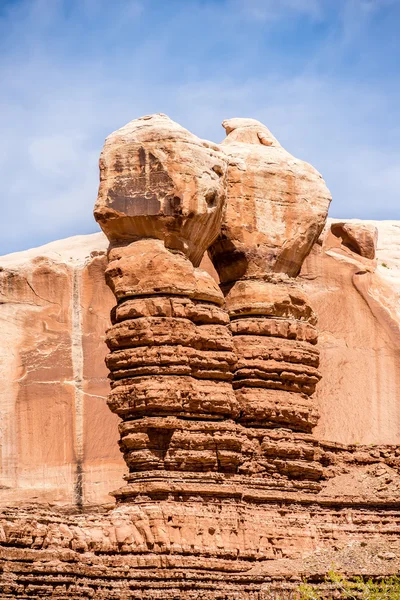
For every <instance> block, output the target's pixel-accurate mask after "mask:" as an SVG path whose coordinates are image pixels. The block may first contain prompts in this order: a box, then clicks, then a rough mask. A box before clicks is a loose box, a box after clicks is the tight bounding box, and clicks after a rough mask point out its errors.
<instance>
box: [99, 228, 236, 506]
mask: <svg viewBox="0 0 400 600" xmlns="http://www.w3.org/2000/svg"><path fill="white" fill-rule="evenodd" d="M106 277H107V281H108V283H109V285H110V287H111V289H112V290H113V292H114V293H115V295H116V298H117V300H118V304H117V306H116V307H115V309H114V311H113V315H112V318H113V325H112V327H111V328H110V329H109V330H108V332H107V344H108V347H109V349H110V354H109V355H108V357H107V359H106V362H107V366H108V367H109V369H110V372H111V374H110V378H111V387H112V390H111V393H110V396H109V399H108V405H109V407H110V409H111V410H112V411H113V412H115V413H116V414H118V415H119V416H120V417H121V419H122V423H121V425H120V433H121V441H120V447H121V451H122V452H123V453H124V458H125V461H126V463H127V465H128V467H129V471H130V473H135V472H142V471H154V470H164V471H193V472H205V471H211V472H212V471H222V472H224V471H228V472H229V471H232V470H236V465H237V462H238V457H239V456H240V454H238V451H240V447H238V441H237V439H236V436H235V431H234V424H233V423H230V424H229V423H225V427H224V424H223V423H222V424H221V421H224V420H227V419H228V420H229V419H232V418H235V417H236V416H237V415H238V409H237V406H238V403H237V400H236V398H235V394H234V393H233V391H232V384H231V379H232V367H233V365H234V362H235V356H234V354H233V352H232V350H233V340H232V336H231V334H230V331H229V329H228V327H227V324H228V322H229V319H228V317H227V314H226V312H225V311H224V310H222V309H221V305H222V304H223V302H224V299H223V296H222V293H221V292H220V290H219V288H218V286H217V285H216V283H215V282H214V281H213V280H212V278H211V277H210V276H209V275H208V274H207V273H205V272H204V271H200V270H199V269H195V268H194V267H193V265H192V263H191V262H190V261H189V260H188V259H187V258H186V257H185V256H184V255H183V254H181V253H172V252H170V251H169V250H167V249H166V248H165V247H164V244H163V242H161V241H160V240H142V241H138V242H134V243H132V244H130V245H128V246H125V247H120V248H114V249H113V250H111V252H110V255H109V266H108V268H107V271H106ZM221 425H222V426H221ZM128 479H129V478H128ZM126 493H129V490H125V492H124V490H121V494H120V495H121V496H124V494H126Z"/></svg>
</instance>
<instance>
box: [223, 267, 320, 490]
mask: <svg viewBox="0 0 400 600" xmlns="http://www.w3.org/2000/svg"><path fill="white" fill-rule="evenodd" d="M277 279H278V280H277ZM229 288H230V289H229V291H227V295H226V305H227V310H228V312H229V316H230V319H231V329H232V333H233V336H234V348H235V353H236V356H237V363H236V366H235V371H234V379H233V388H234V390H235V394H236V398H237V401H238V403H239V407H240V413H239V416H238V418H237V422H238V423H240V424H242V425H243V426H244V427H246V429H247V431H248V435H249V437H250V438H252V439H254V440H257V444H259V448H260V456H259V457H258V459H257V469H256V470H257V471H258V472H263V473H265V474H267V475H274V476H277V475H280V476H284V477H287V478H288V479H296V480H311V481H314V480H318V479H319V478H320V475H321V473H322V468H321V466H320V464H318V462H316V461H317V458H318V451H317V450H316V442H315V440H314V439H313V437H312V435H311V434H312V429H313V427H314V426H315V425H316V423H317V420H318V412H317V410H316V407H315V404H314V402H313V399H312V394H313V393H314V391H315V386H316V384H317V382H318V381H319V379H320V374H319V372H318V365H319V352H318V350H317V348H316V343H317V331H316V328H315V325H316V317H315V314H314V313H313V311H312V309H311V308H310V306H309V304H308V302H307V300H306V298H305V297H304V294H303V293H302V292H301V290H299V289H298V287H296V285H295V283H294V281H286V282H283V281H279V278H275V281H263V280H241V281H238V282H236V283H235V285H234V286H233V287H231V286H229ZM249 469H250V473H251V472H252V470H253V469H254V464H252V462H251V461H250V462H249V463H248V464H247V465H246V463H244V464H243V465H242V466H241V467H240V472H242V473H246V472H249ZM308 487H310V486H308ZM313 487H315V486H313V485H311V488H313ZM315 489H318V488H315Z"/></svg>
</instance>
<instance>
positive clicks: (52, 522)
mask: <svg viewBox="0 0 400 600" xmlns="http://www.w3.org/2000/svg"><path fill="white" fill-rule="evenodd" d="M224 126H225V129H226V132H227V138H226V140H225V141H224V142H223V143H222V144H220V145H219V146H216V145H215V144H212V143H210V142H204V141H202V140H199V139H198V138H196V137H195V136H193V135H192V134H191V133H190V132H188V131H186V130H184V129H183V128H182V127H180V126H179V125H177V124H176V123H173V121H171V120H170V119H168V117H166V116H164V115H152V116H147V117H143V118H141V119H138V120H136V121H133V122H131V123H129V124H128V125H126V126H125V127H123V128H122V129H121V130H119V131H117V132H115V133H114V134H112V135H111V136H110V137H109V138H108V139H107V141H106V144H105V148H104V150H103V153H102V158H101V161H100V167H101V183H100V189H99V196H98V201H97V204H96V208H95V216H96V218H97V220H98V222H99V223H100V224H101V227H102V228H103V230H104V232H105V233H106V235H107V237H108V242H109V247H108V249H107V251H106V247H107V245H108V242H107V240H106V239H105V238H104V237H103V236H102V234H97V235H96V236H94V237H93V241H94V240H95V238H96V244H98V245H99V246H98V248H100V249H101V251H100V252H98V251H96V250H95V249H94V250H95V251H94V252H92V251H90V250H89V247H88V246H86V244H85V241H84V240H80V241H79V240H78V241H75V243H76V244H77V248H76V253H70V250H71V248H70V245H73V242H71V241H67V242H66V243H65V244H66V246H65V244H63V245H62V246H63V250H62V248H61V247H58V246H57V247H55V246H54V247H52V248H51V249H49V248H47V251H45V252H43V249H41V250H38V251H35V252H33V254H32V255H29V260H28V262H27V264H26V265H22V266H21V264H19V262H18V257H17V262H15V260H16V258H15V257H11V258H10V257H8V259H7V257H5V258H4V257H3V260H0V266H1V267H2V268H3V270H2V271H1V272H0V295H1V304H0V317H1V316H2V317H3V322H4V324H3V330H4V331H3V336H2V337H0V344H3V346H2V352H1V353H0V375H1V377H2V379H3V381H5V385H3V386H2V389H1V390H0V409H1V431H0V434H1V435H0V442H1V448H0V449H1V452H0V459H1V464H2V467H5V473H3V472H2V479H1V482H0V483H1V485H0V497H1V498H2V501H3V511H2V512H0V597H1V598H3V597H4V598H14V597H19V598H28V597H29V598H32V599H36V600H39V598H43V597H44V596H46V597H49V596H51V597H52V598H60V599H61V598H66V597H68V598H75V599H78V598H79V599H82V598H87V599H89V598H96V599H98V600H106V599H107V600H108V599H109V598H114V599H115V600H126V599H128V598H132V599H133V598H137V599H139V598H140V600H150V599H151V600H153V599H155V598H157V600H172V599H173V598H174V599H178V598H180V599H181V600H200V599H201V600H204V599H207V600H222V599H227V598H236V599H237V600H254V599H255V598H257V599H259V600H264V599H265V600H267V598H272V597H275V596H276V597H278V596H279V597H286V596H287V597H289V596H290V597H297V596H298V591H299V590H298V586H299V582H301V580H302V579H303V578H304V577H305V576H309V577H311V578H313V579H312V581H313V582H314V583H315V587H316V588H317V589H316V590H314V591H316V593H317V595H318V586H320V585H323V586H324V587H323V593H325V594H326V593H327V592H326V589H327V588H326V585H325V583H324V584H321V582H324V581H325V576H326V573H327V571H328V570H329V569H331V568H332V564H334V565H335V566H336V568H337V569H338V570H340V571H344V572H346V573H347V574H349V575H351V576H354V575H360V574H365V573H368V576H371V577H373V578H379V577H380V576H381V575H384V574H396V573H398V571H399V568H400V536H399V531H400V511H399V502H398V495H399V490H400V474H399V470H400V449H399V448H398V447H396V446H394V445H385V446H372V447H371V446H370V445H361V444H355V443H354V444H352V445H342V444H338V443H336V442H337V441H342V442H348V441H352V442H356V441H359V440H361V441H362V442H365V444H368V442H369V443H370V442H371V440H372V441H382V439H384V440H385V441H386V443H389V442H392V440H395V441H396V440H398V428H397V423H398V422H399V418H398V416H397V414H398V411H397V412H396V410H397V408H398V407H397V405H396V394H397V392H396V382H398V353H399V339H400V338H399V322H400V319H399V313H398V306H399V304H398V294H397V292H394V289H393V285H392V284H393V282H397V283H398V281H399V277H398V270H397V271H396V270H395V268H394V266H395V263H396V261H395V260H394V261H392V257H393V256H394V254H393V252H392V250H391V251H390V252H389V253H388V254H387V256H385V260H384V261H382V263H381V264H380V266H379V267H377V262H378V261H379V258H378V259H374V255H375V252H376V251H377V252H378V255H379V245H378V247H377V246H376V235H375V233H374V229H373V228H372V227H364V226H363V225H359V224H355V223H351V224H349V223H336V224H332V223H329V225H327V226H326V228H325V230H324V231H323V233H322V234H321V235H320V236H319V234H320V232H321V229H322V227H323V226H324V223H325V220H326V213H327V209H328V204H329V192H328V191H327V189H326V187H325V184H324V183H323V181H322V179H321V177H320V176H319V175H318V173H316V171H315V170H314V169H312V167H310V166H309V165H306V164H305V163H303V162H301V161H298V160H297V159H294V158H293V157H291V155H290V154H288V153H287V152H286V151H284V150H283V149H282V148H281V146H280V145H279V143H278V142H277V141H276V139H275V138H274V137H273V136H272V135H271V134H270V132H269V131H268V130H267V129H266V127H264V126H263V125H262V124H260V123H258V122H257V121H254V120H251V119H231V120H229V121H226V122H225V123H224ZM318 236H319V238H318ZM317 238H318V240H317ZM316 241H318V243H315V242H316ZM393 241H394V240H393ZM82 242H83V245H81V243H82ZM96 248H97V246H96ZM310 250H311V252H310ZM207 251H208V252H209V256H210V257H211V258H212V260H213V263H214V266H211V263H210V258H209V257H208V263H207V262H202V265H203V266H204V265H205V266H206V269H205V270H203V269H202V268H201V267H199V266H198V265H199V263H200V260H201V257H202V256H203V255H204V253H205V252H207ZM28 254H29V253H28ZM207 256H208V255H207ZM25 258H26V259H28V256H27V255H25ZM20 259H21V260H22V261H23V260H24V259H23V258H22V257H20ZM203 260H204V259H203ZM303 261H304V262H303ZM300 269H301V271H300V274H299V270H300ZM379 270H380V271H381V273H380V274H379V273H377V272H378V271H379ZM383 271H385V272H386V271H387V272H388V273H391V276H390V280H391V282H392V283H391V284H390V285H386V284H388V283H389V276H385V278H386V281H384V279H383V274H382V273H383ZM105 282H107V285H108V288H109V289H110V290H111V292H112V294H111V293H110V291H109V289H108V288H106V287H105ZM396 289H397V288H396ZM113 298H114V299H113ZM113 303H114V304H115V305H114V306H113V308H111V315H110V317H111V318H110V321H111V324H110V323H109V321H108V312H109V309H110V307H111V306H112V304H113ZM317 316H318V317H319V319H320V322H321V331H322V334H321V336H320V338H321V340H322V353H321V356H322V364H321V367H320V365H319V361H320V351H319V348H318V344H317V342H318V329H317ZM107 324H108V325H110V326H108V327H107ZM104 333H105V341H106V344H107V347H108V354H107V355H106V358H105V361H106V366H107V368H108V370H109V380H110V385H107V384H106V381H105V378H104V369H103V365H102V363H103V357H104V354H105V352H106V350H105V344H104V345H103V344H102V338H103V336H104ZM10 355H11V359H10ZM355 357H356V358H355ZM99 365H100V366H99ZM374 369H375V370H374ZM321 373H322V375H323V378H322V379H323V381H322V385H321V384H319V383H318V382H319V380H320V379H321ZM389 380H390V381H389ZM388 381H389V383H388ZM317 384H318V385H317ZM397 387H398V386H397ZM110 388H111V390H110ZM315 389H317V394H315V393H314V390H315ZM321 390H322V392H321ZM371 390H372V391H371ZM106 395H107V399H106ZM316 397H317V398H318V403H317V402H316ZM397 398H398V395H397ZM106 403H107V404H108V407H109V408H110V409H111V411H112V412H113V413H114V415H111V413H110V411H108V409H107V406H106ZM350 405H351V407H350V408H349V406H350ZM317 408H319V412H321V413H322V417H323V418H322V419H321V421H322V424H321V423H320V424H319V425H317V426H316V424H317V421H318V410H317ZM115 415H116V417H117V418H118V420H119V441H117V431H116V422H115V420H113V419H114V416H115ZM327 421H329V424H332V427H331V428H329V427H326V424H327ZM110 425H112V426H110ZM377 429H379V434H380V435H381V436H382V437H381V438H379V436H378V437H375V438H374V437H373V436H372V431H373V430H374V431H376V430H377ZM316 432H317V434H316ZM322 432H328V434H329V437H330V439H331V440H332V441H322V440H321V437H322ZM363 433H364V434H365V435H364V437H357V439H355V438H354V436H355V435H357V436H358V435H359V434H363ZM341 436H342V437H341ZM351 436H353V437H351ZM110 445H111V446H112V447H113V448H114V449H115V451H116V450H117V447H118V445H119V449H120V450H121V452H122V456H123V459H124V461H125V464H126V471H125V475H124V479H125V483H124V485H123V486H122V487H120V488H119V489H118V490H117V491H116V492H113V494H112V495H113V496H114V497H115V498H116V501H117V504H116V505H114V504H112V505H111V506H110V505H108V506H104V499H103V498H104V492H105V491H110V490H114V489H115V487H117V485H120V483H117V484H115V476H116V475H118V474H119V473H122V470H123V468H122V462H123V461H122V460H121V461H119V462H118V461H117V462H115V456H114V454H113V452H112V448H111V449H110ZM107 465H108V466H107ZM60 467H63V468H60ZM28 500H29V501H30V502H29V505H27V501H28ZM65 502H66V503H67V506H65ZM45 503H47V504H46V505H44V504H45ZM62 503H64V506H63V507H60V506H59V504H62ZM100 503H103V505H102V506H99V504H100ZM93 504H97V505H96V506H93ZM388 548H390V552H388Z"/></svg>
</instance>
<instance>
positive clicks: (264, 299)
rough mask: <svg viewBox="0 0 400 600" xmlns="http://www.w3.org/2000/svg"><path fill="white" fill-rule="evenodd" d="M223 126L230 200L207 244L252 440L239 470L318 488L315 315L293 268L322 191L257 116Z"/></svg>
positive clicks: (306, 245) (313, 235) (319, 209)
mask: <svg viewBox="0 0 400 600" xmlns="http://www.w3.org/2000/svg"><path fill="white" fill-rule="evenodd" d="M223 126H224V128H225V130H226V132H227V137H226V138H225V140H224V141H223V143H222V144H221V147H222V148H223V149H224V152H225V153H226V155H227V156H228V168H227V175H226V188H227V204H226V210H225V212H224V216H223V221H222V226H221V234H220V236H219V238H218V239H217V240H216V241H215V242H214V243H213V244H212V245H211V247H210V248H209V254H210V257H211V259H212V261H213V263H214V266H215V268H216V270H217V271H218V274H219V277H220V282H221V289H222V290H223V292H224V295H225V300H226V309H227V311H228V313H229V316H230V319H231V329H232V333H233V336H234V347H235V352H236V355H237V363H236V366H235V371H234V379H233V387H234V390H235V394H236V398H237V400H238V403H239V407H240V414H239V417H238V419H237V422H238V423H239V424H241V425H242V426H243V427H244V428H245V429H246V431H247V435H248V436H249V439H251V440H252V444H251V445H250V447H251V448H253V458H251V457H249V458H248V459H245V460H244V463H243V464H242V465H240V467H239V472H240V473H248V474H255V473H258V474H260V475H263V476H267V477H268V476H273V477H274V478H276V479H279V478H281V480H282V483H283V484H284V481H285V479H286V480H298V481H299V480H304V481H305V482H306V483H305V485H306V486H308V487H309V489H317V487H318V486H314V485H313V483H312V482H313V481H314V480H317V479H318V478H319V477H320V475H321V472H322V468H321V465H320V464H319V463H318V458H319V456H318V450H317V443H316V440H315V439H314V438H313V436H312V435H311V434H312V429H313V427H314V426H315V425H316V423H317V418H318V415H317V411H316V408H315V405H314V403H313V400H312V394H313V392H314V390H315V386H316V384H317V382H318V380H319V378H320V375H319V372H318V364H319V354H318V350H317V348H316V342H317V331H316V328H315V325H316V317H315V315H314V313H313V311H312V309H311V307H310V306H309V304H308V302H307V298H306V297H305V295H304V293H302V291H301V287H300V285H299V283H298V281H296V276H297V274H298V273H299V271H300V269H301V265H302V263H303V261H304V259H305V257H306V256H307V254H308V252H309V251H310V249H311V248H312V246H313V244H314V243H315V241H316V240H317V238H318V235H319V232H320V231H321V229H322V227H323V225H324V222H325V219H326V214H327V209H328V206H329V202H330V195H329V191H328V190H327V188H326V186H325V184H324V181H323V180H322V178H321V176H320V175H319V173H318V172H317V171H315V169H313V167H311V165H308V164H307V163H304V162H303V161H300V160H298V159H295V158H294V157H293V156H291V155H290V154H289V153H288V152H286V151H285V150H284V149H283V148H282V146H281V145H280V144H279V142H278V141H277V140H276V138H274V136H273V135H272V134H271V132H270V131H269V130H268V129H267V128H266V127H265V126H264V125H263V124H262V123H260V122H258V121H255V120H253V119H230V120H228V121H224V123H223ZM307 481H309V482H311V483H310V484H308V483H307Z"/></svg>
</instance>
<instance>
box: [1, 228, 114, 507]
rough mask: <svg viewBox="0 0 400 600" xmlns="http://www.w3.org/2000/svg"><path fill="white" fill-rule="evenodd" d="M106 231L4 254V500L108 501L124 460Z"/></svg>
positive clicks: (2, 316)
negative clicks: (110, 337)
mask: <svg viewBox="0 0 400 600" xmlns="http://www.w3.org/2000/svg"><path fill="white" fill-rule="evenodd" d="M106 248H107V242H106V239H105V237H104V236H103V234H100V233H99V234H94V235H88V236H77V237H74V238H70V239H68V240H61V241H58V242H53V243H51V244H48V245H46V246H43V247H41V248H38V249H34V250H29V251H27V252H20V253H15V254H11V255H8V256H6V257H2V258H1V259H0V269H1V270H0V320H1V338H0V348H1V349H0V381H1V384H0V422H1V434H0V435H1V437H0V461H1V474H0V501H1V502H3V503H13V502H21V501H27V502H28V501H35V502H49V503H54V502H56V503H67V504H78V505H79V504H84V503H99V502H107V501H110V500H111V498H110V497H109V496H108V492H109V491H110V490H112V489H115V488H116V487H117V486H118V485H119V484H120V481H121V476H122V472H123V469H124V467H123V464H122V461H121V458H120V453H119V450H118V446H117V443H116V440H117V439H118V434H117V421H118V419H117V418H116V417H115V416H114V415H112V414H111V412H110V411H109V409H108V407H107V405H106V402H105V398H106V395H107V392H108V381H107V370H106V368H105V365H104V357H105V354H106V346H105V343H104V336H105V330H106V328H107V327H108V326H109V311H110V308H111V306H112V304H113V296H112V294H111V292H110V291H109V289H108V288H107V286H106V284H105V281H104V269H105V266H106V256H105V251H106Z"/></svg>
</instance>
